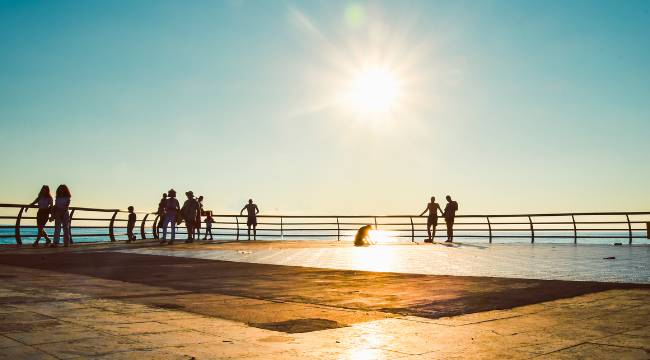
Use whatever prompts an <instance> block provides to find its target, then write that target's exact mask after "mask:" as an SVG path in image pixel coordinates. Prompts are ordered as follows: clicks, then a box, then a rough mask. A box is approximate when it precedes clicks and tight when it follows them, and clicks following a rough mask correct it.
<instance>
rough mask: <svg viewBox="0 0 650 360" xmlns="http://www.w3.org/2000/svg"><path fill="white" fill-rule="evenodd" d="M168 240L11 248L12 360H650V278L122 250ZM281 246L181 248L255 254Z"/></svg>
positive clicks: (4, 319)
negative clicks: (390, 267) (523, 275)
mask: <svg viewBox="0 0 650 360" xmlns="http://www.w3.org/2000/svg"><path fill="white" fill-rule="evenodd" d="M154 246H155V245H154V243H153V242H147V243H136V244H134V245H127V244H122V243H116V244H103V245H91V246H79V247H76V248H74V247H73V248H70V249H39V250H34V249H31V248H30V249H27V248H23V249H13V248H11V247H4V248H2V249H0V279H1V280H2V282H0V304H1V305H2V306H0V359H2V358H6V359H74V358H80V359H81V358H99V359H148V358H152V359H191V358H195V359H228V358H247V359H435V358H441V359H442V358H459V359H460V358H462V359H466V358H515V359H520V358H521V359H525V358H581V357H582V358H611V359H648V358H650V286H648V285H644V284H628V283H601V282H586V281H582V282H577V281H561V280H533V279H515V278H498V277H467V276H441V275H421V274H420V275H418V274H405V273H402V274H399V273H385V272H366V271H352V270H335V269H322V268H310V267H296V266H282V265H271V264H249V263H244V262H227V261H219V260H211V259H201V258H189V257H183V256H174V257H170V256H158V255H143V254H135V253H125V252H123V251H115V250H128V251H135V250H137V249H138V248H150V247H154ZM268 246H269V245H268V244H266V243H263V242H257V243H245V242H242V243H225V244H201V243H198V244H192V245H180V246H176V247H174V248H172V249H174V250H173V251H181V252H188V253H191V252H193V251H196V252H199V251H206V250H207V249H212V248H215V249H222V250H236V251H241V252H242V253H246V252H248V251H251V252H252V251H256V250H259V249H262V248H265V247H268ZM273 246H274V247H280V248H286V249H302V248H309V249H318V248H324V247H330V246H329V245H327V244H318V243H298V242H285V243H277V242H276V243H274V244H273ZM165 249H169V248H165Z"/></svg>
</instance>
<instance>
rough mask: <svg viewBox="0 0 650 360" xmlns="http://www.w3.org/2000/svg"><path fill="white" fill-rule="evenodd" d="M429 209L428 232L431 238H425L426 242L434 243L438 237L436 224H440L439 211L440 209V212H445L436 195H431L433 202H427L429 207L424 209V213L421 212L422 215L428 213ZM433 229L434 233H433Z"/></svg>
mask: <svg viewBox="0 0 650 360" xmlns="http://www.w3.org/2000/svg"><path fill="white" fill-rule="evenodd" d="M427 211H428V212H429V216H428V217H427V234H428V235H429V239H427V240H424V242H429V243H433V242H434V241H435V239H436V226H438V211H440V214H443V212H442V209H441V208H440V205H439V204H438V203H437V202H436V197H435V196H432V197H431V202H430V203H428V204H427V207H426V208H425V209H424V211H423V212H422V214H420V216H422V215H424V214H426V212H427ZM431 230H433V235H432V234H431Z"/></svg>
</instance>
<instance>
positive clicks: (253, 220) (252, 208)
mask: <svg viewBox="0 0 650 360" xmlns="http://www.w3.org/2000/svg"><path fill="white" fill-rule="evenodd" d="M244 210H246V211H247V213H248V219H247V220H246V226H248V240H250V239H251V227H252V228H253V240H257V214H258V213H259V212H260V209H259V208H258V207H257V205H255V204H253V199H248V204H246V205H244V207H243V208H242V209H241V211H240V212H239V215H243V214H244Z"/></svg>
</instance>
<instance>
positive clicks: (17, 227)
mask: <svg viewBox="0 0 650 360" xmlns="http://www.w3.org/2000/svg"><path fill="white" fill-rule="evenodd" d="M25 209H26V208H25V207H24V206H23V207H21V208H20V210H19V211H18V216H16V229H15V234H16V235H15V237H16V245H22V244H23V239H22V238H21V237H20V219H22V217H23V211H25Z"/></svg>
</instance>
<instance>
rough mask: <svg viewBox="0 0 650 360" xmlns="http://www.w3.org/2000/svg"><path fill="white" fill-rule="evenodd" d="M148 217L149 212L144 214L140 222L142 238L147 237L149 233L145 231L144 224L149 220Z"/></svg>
mask: <svg viewBox="0 0 650 360" xmlns="http://www.w3.org/2000/svg"><path fill="white" fill-rule="evenodd" d="M148 217H149V214H144V217H143V218H142V224H140V236H142V240H146V239H147V234H146V233H145V232H144V226H145V223H146V222H147V218H148Z"/></svg>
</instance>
